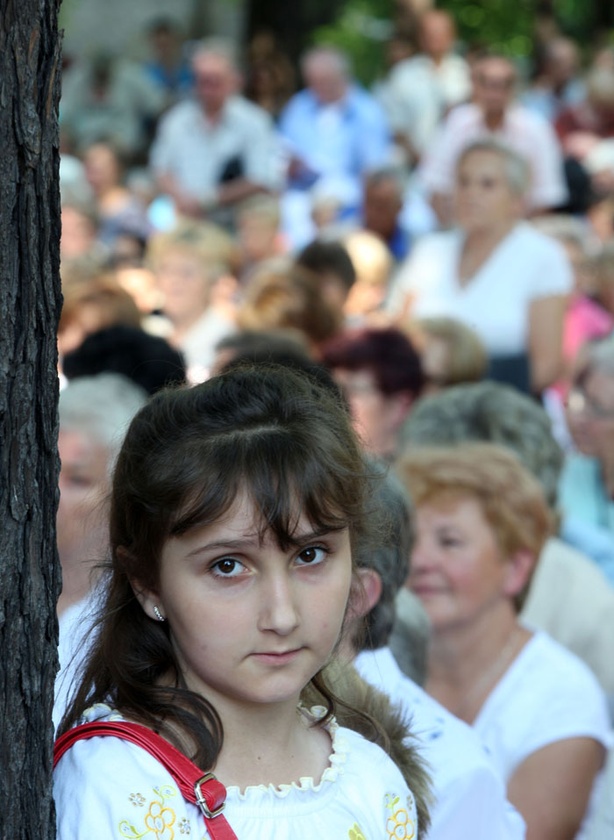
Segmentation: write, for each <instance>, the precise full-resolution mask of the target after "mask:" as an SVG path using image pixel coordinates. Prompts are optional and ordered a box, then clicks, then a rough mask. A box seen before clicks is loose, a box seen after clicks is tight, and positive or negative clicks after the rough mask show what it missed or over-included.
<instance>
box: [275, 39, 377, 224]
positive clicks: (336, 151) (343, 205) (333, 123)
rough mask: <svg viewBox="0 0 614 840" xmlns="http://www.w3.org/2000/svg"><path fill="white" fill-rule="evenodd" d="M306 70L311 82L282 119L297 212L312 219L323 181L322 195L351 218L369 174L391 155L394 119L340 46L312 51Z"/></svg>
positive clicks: (305, 60)
mask: <svg viewBox="0 0 614 840" xmlns="http://www.w3.org/2000/svg"><path fill="white" fill-rule="evenodd" d="M301 71H302V76H303V79H304V81H305V85H306V86H305V88H304V89H303V90H302V91H300V92H299V93H297V94H295V95H294V96H293V97H292V98H291V99H290V101H289V102H288V104H287V105H286V107H285V108H284V110H283V112H282V114H281V116H280V121H279V131H280V134H281V137H282V141H283V142H284V145H285V149H286V155H287V158H288V170H287V178H288V192H289V193H294V196H291V198H293V199H294V201H293V207H295V208H296V212H297V213H298V214H299V215H300V210H302V212H303V214H305V215H306V217H307V218H308V217H309V213H310V210H311V204H310V197H309V190H310V189H311V188H312V187H314V186H315V185H317V190H318V194H319V195H320V196H321V195H322V194H323V192H327V193H329V194H330V197H331V198H335V199H337V201H338V204H339V208H340V214H341V217H343V218H348V217H351V216H352V215H353V214H356V213H357V212H358V209H359V206H360V201H361V195H362V178H363V176H364V175H365V174H366V173H367V172H369V171H370V170H372V169H375V168H377V167H380V166H382V165H384V164H386V163H387V162H388V161H389V159H390V153H391V139H390V131H389V126H388V122H387V119H386V116H385V114H384V112H383V110H382V109H381V107H380V105H379V104H378V102H377V101H376V99H375V98H374V97H373V96H372V95H371V94H370V93H368V92H367V91H366V90H365V89H364V88H362V87H360V86H359V85H358V84H356V83H355V82H354V81H353V80H352V78H351V74H350V69H349V64H348V61H347V58H346V56H345V55H344V54H343V53H342V52H341V51H340V50H337V49H336V48H334V47H329V46H326V47H315V48H313V49H311V50H309V51H308V52H307V53H306V54H305V55H304V57H303V59H302V62H301ZM301 198H302V200H301ZM299 208H300V209H299ZM297 219H298V217H297ZM302 221H303V223H305V221H306V220H305V218H304V219H303V220H302Z"/></svg>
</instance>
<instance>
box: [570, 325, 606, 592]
mask: <svg viewBox="0 0 614 840" xmlns="http://www.w3.org/2000/svg"><path fill="white" fill-rule="evenodd" d="M566 416H567V424H568V427H569V431H570V433H571V437H572V439H573V442H574V444H575V447H576V451H575V452H570V453H568V455H567V458H566V460H565V465H564V467H563V472H562V475H561V483H560V488H559V489H560V499H561V507H562V509H563V511H564V513H565V515H566V517H567V519H568V521H569V525H570V527H572V528H573V529H574V530H578V531H581V532H582V533H584V534H585V535H586V536H587V538H588V537H589V536H590V533H591V532H592V533H593V534H594V536H595V539H598V538H599V537H601V540H602V541H603V542H605V543H606V544H608V545H609V547H610V551H609V553H608V555H607V556H604V557H603V558H602V560H601V562H600V565H601V567H602V569H603V571H604V572H605V573H606V574H607V576H608V577H609V579H610V581H612V582H613V583H614V502H613V501H612V498H613V496H614V457H613V452H614V336H613V335H612V334H610V335H609V336H607V337H606V338H603V339H599V340H596V341H594V342H590V343H589V344H587V345H585V347H584V349H583V351H582V352H581V354H580V356H579V357H578V371H577V373H576V374H575V376H574V377H573V379H572V383H571V388H570V391H569V394H568V397H567V411H566Z"/></svg>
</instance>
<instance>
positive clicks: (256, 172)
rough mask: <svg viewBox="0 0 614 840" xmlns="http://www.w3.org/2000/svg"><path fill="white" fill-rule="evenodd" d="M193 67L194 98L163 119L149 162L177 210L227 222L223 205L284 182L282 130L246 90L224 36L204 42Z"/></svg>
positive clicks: (160, 184)
mask: <svg viewBox="0 0 614 840" xmlns="http://www.w3.org/2000/svg"><path fill="white" fill-rule="evenodd" d="M192 68H193V71H194V78H195V85H196V89H195V97H194V98H193V99H190V100H187V101H185V102H181V103H179V104H178V105H175V106H174V107H173V108H171V109H170V111H168V113H167V114H166V115H165V116H164V117H163V119H162V120H161V121H160V124H159V127H158V132H157V135H156V138H155V140H154V143H153V146H152V149H151V157H150V166H151V168H152V170H153V172H154V174H155V176H156V179H157V182H158V185H159V187H160V190H161V192H163V193H165V194H166V195H167V196H169V197H170V198H171V199H172V201H173V203H174V208H175V211H176V212H177V213H179V214H182V215H187V216H193V217H203V216H209V217H211V216H212V215H213V216H214V217H215V218H216V220H218V221H220V216H219V212H218V211H220V210H221V209H227V208H229V207H232V206H233V205H235V204H236V203H237V202H239V201H241V200H243V199H244V198H247V197H248V196H249V195H252V194H253V193H256V192H259V191H262V190H269V189H275V188H276V187H277V186H278V178H277V171H276V170H278V169H279V159H278V156H277V155H276V149H277V144H276V138H275V132H274V128H273V123H272V120H271V118H270V117H269V115H268V114H267V113H266V112H265V111H264V110H263V109H262V108H259V107H258V106H257V105H254V104H253V103H251V102H248V101H247V100H246V99H244V98H243V97H242V96H240V95H239V88H240V76H239V72H238V69H237V65H236V61H235V58H234V54H233V50H232V47H231V46H230V45H228V44H226V42H225V41H222V40H220V39H209V40H205V41H202V42H201V43H200V44H199V45H198V46H197V47H196V50H195V52H194V55H193V57H192ZM224 220H225V221H227V220H228V219H227V214H226V218H225V219H224Z"/></svg>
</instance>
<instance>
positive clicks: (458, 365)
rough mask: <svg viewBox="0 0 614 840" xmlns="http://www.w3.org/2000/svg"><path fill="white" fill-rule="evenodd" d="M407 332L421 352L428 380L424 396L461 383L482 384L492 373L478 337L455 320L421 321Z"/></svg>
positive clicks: (434, 319)
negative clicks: (489, 371)
mask: <svg viewBox="0 0 614 840" xmlns="http://www.w3.org/2000/svg"><path fill="white" fill-rule="evenodd" d="M407 331H408V333H409V335H410V337H411V339H412V340H413V341H414V342H415V345H416V347H417V348H418V350H419V352H420V359H421V361H422V370H423V371H424V375H425V377H426V380H427V385H426V388H425V391H424V393H432V392H433V391H438V390H440V389H441V388H447V387H448V386H450V385H459V384H460V383H461V382H479V381H480V380H481V379H484V377H485V376H486V372H487V370H488V356H487V355H486V350H485V349H484V345H483V344H482V342H481V341H480V339H479V338H478V336H477V335H476V334H475V333H474V332H473V330H471V329H470V328H469V327H467V326H465V324H461V322H460V321H455V320H454V319H453V318H419V319H418V320H416V321H413V322H410V323H409V324H408V325H407Z"/></svg>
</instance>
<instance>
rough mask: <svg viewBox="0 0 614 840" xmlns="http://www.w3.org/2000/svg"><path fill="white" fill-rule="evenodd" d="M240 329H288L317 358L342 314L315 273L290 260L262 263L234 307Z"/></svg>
mask: <svg viewBox="0 0 614 840" xmlns="http://www.w3.org/2000/svg"><path fill="white" fill-rule="evenodd" d="M237 325H238V327H239V329H241V330H256V331H258V330H259V331H264V332H269V331H270V330H291V331H294V332H296V333H297V334H298V336H299V340H300V339H303V340H304V341H306V343H307V346H308V348H309V354H310V355H311V356H312V357H313V358H314V359H318V358H319V357H320V354H321V350H322V347H323V345H324V344H325V343H326V342H327V341H329V340H330V339H331V338H333V336H335V335H337V333H338V332H339V331H340V329H341V327H342V325H343V315H342V312H341V310H340V309H339V308H338V307H335V306H332V305H331V303H330V302H329V301H328V300H326V299H325V298H324V297H323V296H322V294H321V293H320V282H319V279H318V276H317V275H316V274H314V273H312V272H310V271H308V270H307V269H306V268H303V267H302V266H299V265H295V264H294V263H292V261H291V260H290V259H283V258H282V259H280V260H271V261H269V262H267V263H263V264H262V265H261V266H260V269H259V270H258V271H257V272H256V274H255V275H254V276H253V277H252V279H251V281H250V283H249V285H248V287H247V289H246V290H245V293H244V295H243V298H242V300H241V302H240V304H239V307H238V310H237Z"/></svg>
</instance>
